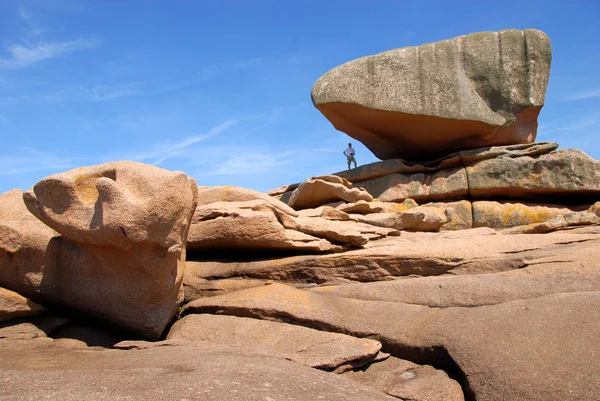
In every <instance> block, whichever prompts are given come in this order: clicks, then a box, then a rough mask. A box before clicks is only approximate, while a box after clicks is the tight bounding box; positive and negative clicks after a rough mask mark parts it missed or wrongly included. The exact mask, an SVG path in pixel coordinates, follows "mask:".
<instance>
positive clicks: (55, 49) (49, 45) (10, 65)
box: [0, 39, 101, 69]
mask: <svg viewBox="0 0 600 401" xmlns="http://www.w3.org/2000/svg"><path fill="white" fill-rule="evenodd" d="M100 44H101V42H100V41H99V40H95V39H76V40H71V41H66V42H39V43H37V44H36V45H34V46H23V45H20V44H14V45H12V46H10V47H9V48H8V52H9V53H10V57H9V58H3V59H0V69H20V68H25V67H28V66H30V65H33V64H36V63H38V62H40V61H43V60H48V59H52V58H55V57H58V56H60V55H61V54H65V53H71V52H74V51H77V50H84V49H93V48H96V47H98V46H100Z"/></svg>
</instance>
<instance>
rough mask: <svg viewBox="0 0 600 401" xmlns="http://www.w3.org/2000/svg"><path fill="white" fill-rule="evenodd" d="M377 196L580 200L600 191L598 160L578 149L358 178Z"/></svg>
mask: <svg viewBox="0 0 600 401" xmlns="http://www.w3.org/2000/svg"><path fill="white" fill-rule="evenodd" d="M354 185H356V186H360V187H361V188H364V189H366V190H367V191H368V192H369V193H370V194H371V195H373V197H375V198H377V200H379V201H386V202H402V201H404V200H405V199H407V198H411V199H414V200H416V201H417V202H419V203H423V202H432V201H440V200H444V201H447V200H451V199H462V198H466V197H471V198H473V199H482V200H490V199H494V198H501V199H519V200H527V199H529V200H536V201H539V200H541V201H543V202H544V203H550V202H552V201H553V200H554V201H557V202H561V203H562V202H563V201H566V202H568V203H573V202H574V200H573V198H572V197H573V196H575V195H577V196H578V197H579V198H578V202H579V203H585V202H588V201H590V200H596V199H597V198H598V196H600V161H598V160H594V159H593V158H591V157H590V156H588V155H587V154H585V153H584V152H582V151H579V150H576V149H567V150H562V151H553V152H550V153H545V154H536V155H533V156H529V155H526V156H523V155H520V154H519V153H517V154H515V155H511V156H508V155H503V156H502V157H497V158H490V159H484V160H479V161H475V162H468V159H467V160H466V161H465V162H464V163H462V164H461V165H460V166H456V167H448V168H442V169H437V170H433V171H426V172H419V173H413V174H401V173H392V174H388V175H384V176H380V177H376V178H373V179H370V180H366V181H358V182H355V184H354Z"/></svg>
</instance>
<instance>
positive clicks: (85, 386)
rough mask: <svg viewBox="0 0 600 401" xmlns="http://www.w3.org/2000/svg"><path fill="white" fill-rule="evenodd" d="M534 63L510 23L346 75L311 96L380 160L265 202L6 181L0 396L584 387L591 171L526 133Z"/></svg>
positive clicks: (590, 400)
mask: <svg viewBox="0 0 600 401" xmlns="http://www.w3.org/2000/svg"><path fill="white" fill-rule="evenodd" d="M549 63H550V48H549V42H548V39H547V38H546V36H545V35H544V34H543V33H541V32H539V31H535V30H525V31H522V32H521V31H516V30H510V31H501V32H499V33H480V34H473V35H467V36H464V37H460V38H455V39H451V40H448V41H444V42H439V43H436V44H429V45H423V46H421V47H418V48H406V49H399V50H393V51H391V52H387V53H382V54H380V55H376V56H371V57H367V58H364V59H359V60H355V61H353V62H350V63H348V64H345V65H343V66H340V67H338V68H336V69H334V70H332V71H330V72H329V73H327V74H325V75H324V76H323V77H322V78H321V79H320V80H319V81H317V83H316V84H315V87H314V88H313V100H314V102H315V105H316V106H317V107H318V108H319V110H321V111H322V112H323V113H324V114H325V116H326V117H327V118H329V119H330V121H331V122H332V123H333V124H334V125H335V126H336V127H337V128H339V129H341V130H343V131H345V132H347V133H348V134H350V135H351V136H354V137H355V138H358V139H359V140H361V141H363V143H365V145H367V146H368V147H369V148H371V149H372V150H373V151H374V152H375V153H376V154H377V155H379V156H380V157H383V158H385V159H386V160H383V161H381V162H376V163H372V164H369V165H365V166H360V167H359V168H355V169H352V170H349V171H342V172H339V173H335V174H333V175H326V176H319V177H312V178H309V179H307V180H306V181H303V182H302V183H298V184H291V185H286V186H283V187H280V188H277V189H275V190H272V191H269V192H268V193H267V194H264V193H260V192H256V191H253V190H250V189H246V188H241V187H228V186H216V187H204V186H203V187H199V188H198V187H197V186H196V184H195V182H194V181H193V180H192V179H190V178H188V177H187V176H186V175H185V174H183V173H181V172H169V171H166V170H162V169H159V168H156V167H153V166H148V165H143V164H141V163H133V162H115V163H108V164H105V165H101V166H94V167H87V168H81V169H76V170H72V171H68V172H66V173H62V174H57V175H54V176H50V177H47V178H45V179H43V180H42V181H40V182H39V183H38V184H36V185H35V187H34V188H33V189H32V190H31V191H27V192H25V193H23V192H22V191H20V190H14V191H9V192H7V193H5V194H2V195H0V360H1V361H2V363H0V383H2V385H1V386H0V398H2V399H5V398H6V399H17V398H18V399H21V398H23V397H30V398H32V399H38V398H48V397H50V398H56V399H65V400H79V399H160V400H163V399H164V400H171V399H208V400H213V399H214V400H221V399H225V400H247V399H265V400H275V399H277V400H279V399H282V400H283V399H294V400H311V401H312V400H316V399H325V400H397V399H401V400H413V401H432V400H445V401H446V400H447V401H463V400H467V401H474V400H497V399H507V400H508V399H510V400H525V401H538V400H539V401H542V400H544V401H545V400H561V401H580V400H584V401H596V400H598V399H599V397H600V384H599V383H600V382H599V381H598V380H597V375H598V372H599V371H600V358H599V357H598V356H599V355H600V346H599V344H600V343H599V342H598V333H600V319H598V313H597V310H598V308H600V269H599V265H598V260H600V201H599V200H600V164H599V163H600V162H599V161H597V160H594V159H592V158H591V157H589V156H588V155H586V154H585V153H583V152H582V151H579V150H558V145H557V144H555V143H549V142H533V140H534V139H535V135H536V127H537V114H538V113H539V111H540V108H541V107H542V105H543V100H544V94H545V88H546V83H547V80H548V72H549ZM399 156H404V159H398V158H395V157H399ZM405 159H410V160H405ZM415 160H418V161H415ZM106 323H108V324H106ZM170 323H173V324H172V325H170ZM159 339H163V340H162V341H154V340H159ZM143 340H153V341H143ZM32 383H33V384H32Z"/></svg>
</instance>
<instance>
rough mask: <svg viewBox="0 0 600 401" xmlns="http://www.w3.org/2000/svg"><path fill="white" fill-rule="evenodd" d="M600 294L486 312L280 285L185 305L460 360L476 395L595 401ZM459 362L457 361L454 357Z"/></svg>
mask: <svg viewBox="0 0 600 401" xmlns="http://www.w3.org/2000/svg"><path fill="white" fill-rule="evenodd" d="M599 306H600V291H595V292H584V293H581V292H575V293H565V294H553V295H549V296H543V297H538V298H535V299H528V300H518V301H512V302H505V303H501V304H498V305H492V306H482V307H477V308H447V309H439V308H429V307H426V306H421V305H409V304H404V303H395V302H372V301H359V300H353V299H347V298H339V297H334V296H329V295H324V294H317V293H310V292H307V291H303V290H298V289H293V288H291V287H288V286H284V285H279V284H273V285H269V286H265V287H260V288H254V289H249V290H244V291H239V292H236V293H232V294H226V295H223V296H219V297H213V298H204V299H200V300H196V301H194V302H191V303H190V304H188V305H186V306H185V309H184V314H185V313H206V312H214V311H217V310H219V311H222V313H225V314H230V315H236V316H253V317H257V318H269V319H278V320H283V319H285V320H286V321H290V320H292V321H294V322H297V323H300V324H308V325H310V326H312V327H317V328H321V329H324V330H329V331H335V332H343V333H348V334H351V335H355V336H370V337H371V338H376V339H377V340H379V341H381V342H382V344H383V345H384V348H383V350H384V351H386V352H391V353H392V354H393V355H395V356H398V357H401V358H405V359H413V360H415V361H417V360H418V361H431V362H433V361H435V363H437V364H439V363H443V360H444V358H446V359H447V360H446V363H450V361H453V362H454V363H456V364H457V366H458V367H459V368H460V370H461V371H462V374H463V375H464V378H465V380H466V383H467V385H466V386H467V387H466V388H467V389H469V391H470V392H471V393H472V394H470V395H471V396H472V397H474V398H476V399H497V398H499V397H508V398H510V399H521V400H547V399H556V400H558V399H560V400H593V399H594V397H596V396H597V394H598V393H600V386H599V384H598V381H597V380H595V374H596V372H597V371H598V369H600V358H598V357H597V355H598V354H599V353H600V346H599V345H598V342H597V341H596V337H597V333H598V330H599V329H600V320H598V319H597V316H596V310H597V308H598V307H599ZM348 311H352V313H348ZM448 358H449V359H448Z"/></svg>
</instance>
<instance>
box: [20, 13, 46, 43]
mask: <svg viewBox="0 0 600 401" xmlns="http://www.w3.org/2000/svg"><path fill="white" fill-rule="evenodd" d="M19 16H20V17H21V20H22V22H23V25H24V26H25V29H26V30H27V33H28V34H29V35H31V36H39V35H41V34H42V33H43V32H44V29H43V28H41V27H40V26H39V25H38V24H37V22H36V21H35V20H34V18H33V15H32V14H31V12H30V11H29V10H28V9H26V8H23V7H21V8H20V9H19Z"/></svg>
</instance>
